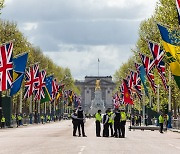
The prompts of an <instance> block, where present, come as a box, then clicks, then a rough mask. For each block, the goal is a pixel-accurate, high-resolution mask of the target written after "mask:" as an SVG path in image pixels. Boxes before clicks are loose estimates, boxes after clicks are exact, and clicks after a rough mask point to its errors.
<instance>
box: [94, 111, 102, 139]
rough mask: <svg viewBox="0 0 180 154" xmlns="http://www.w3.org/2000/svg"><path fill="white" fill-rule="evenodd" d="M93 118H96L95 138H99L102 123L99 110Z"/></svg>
mask: <svg viewBox="0 0 180 154" xmlns="http://www.w3.org/2000/svg"><path fill="white" fill-rule="evenodd" d="M95 118H96V136H97V137H101V136H100V132H101V121H102V117H101V110H98V112H97V113H96V114H95Z"/></svg>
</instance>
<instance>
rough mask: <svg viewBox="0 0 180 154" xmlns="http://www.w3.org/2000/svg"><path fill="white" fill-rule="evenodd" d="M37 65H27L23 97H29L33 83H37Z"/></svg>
mask: <svg viewBox="0 0 180 154" xmlns="http://www.w3.org/2000/svg"><path fill="white" fill-rule="evenodd" d="M38 74H39V65H38V64H35V65H33V66H32V67H29V68H28V70H27V71H26V73H25V93H24V98H29V97H30V96H31V95H32V94H33V92H34V89H35V84H37V83H38V80H39V79H38Z"/></svg>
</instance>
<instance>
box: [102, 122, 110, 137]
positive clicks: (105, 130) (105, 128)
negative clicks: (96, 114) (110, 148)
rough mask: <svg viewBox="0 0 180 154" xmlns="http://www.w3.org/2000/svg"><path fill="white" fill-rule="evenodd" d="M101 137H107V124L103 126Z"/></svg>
mask: <svg viewBox="0 0 180 154" xmlns="http://www.w3.org/2000/svg"><path fill="white" fill-rule="evenodd" d="M103 137H109V124H108V123H106V124H104V128H103Z"/></svg>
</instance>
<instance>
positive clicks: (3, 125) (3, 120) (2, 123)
mask: <svg viewBox="0 0 180 154" xmlns="http://www.w3.org/2000/svg"><path fill="white" fill-rule="evenodd" d="M5 122H6V119H5V117H4V116H2V118H1V128H5Z"/></svg>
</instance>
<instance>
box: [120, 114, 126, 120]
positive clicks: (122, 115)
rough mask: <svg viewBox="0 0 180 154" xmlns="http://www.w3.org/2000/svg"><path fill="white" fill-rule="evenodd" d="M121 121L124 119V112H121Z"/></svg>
mask: <svg viewBox="0 0 180 154" xmlns="http://www.w3.org/2000/svg"><path fill="white" fill-rule="evenodd" d="M121 121H126V113H125V112H121Z"/></svg>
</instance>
